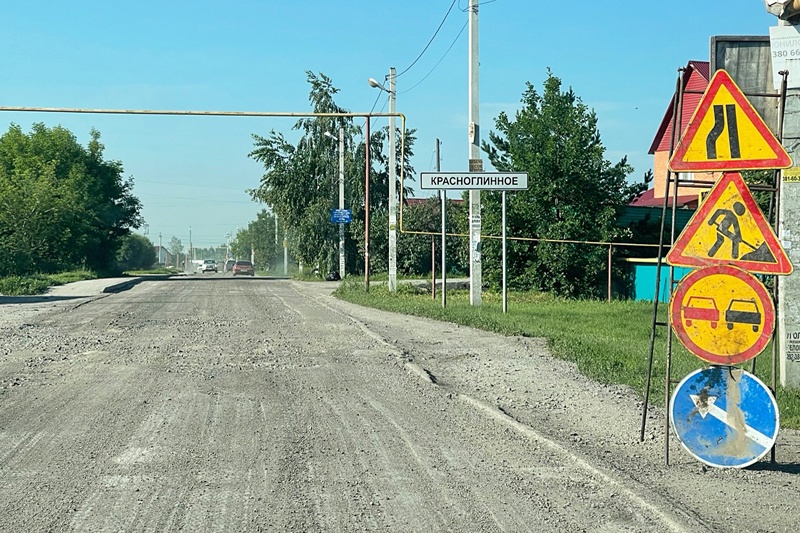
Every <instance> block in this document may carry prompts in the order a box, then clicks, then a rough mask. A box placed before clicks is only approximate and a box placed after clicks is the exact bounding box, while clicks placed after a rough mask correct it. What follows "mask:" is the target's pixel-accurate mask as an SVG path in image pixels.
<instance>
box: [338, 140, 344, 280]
mask: <svg viewBox="0 0 800 533" xmlns="http://www.w3.org/2000/svg"><path fill="white" fill-rule="evenodd" d="M339 209H344V128H339ZM344 270H345V264H344V222H340V223H339V277H340V278H341V279H344Z"/></svg>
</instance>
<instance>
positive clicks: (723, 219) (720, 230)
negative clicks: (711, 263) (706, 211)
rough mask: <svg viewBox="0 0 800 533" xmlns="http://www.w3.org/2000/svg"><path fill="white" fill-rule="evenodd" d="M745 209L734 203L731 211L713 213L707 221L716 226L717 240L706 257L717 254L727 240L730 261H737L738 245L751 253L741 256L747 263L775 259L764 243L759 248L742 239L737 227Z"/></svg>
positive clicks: (740, 203) (738, 203)
mask: <svg viewBox="0 0 800 533" xmlns="http://www.w3.org/2000/svg"><path fill="white" fill-rule="evenodd" d="M745 212H746V209H745V207H744V204H743V203H742V202H734V203H733V210H732V211H731V210H730V209H722V208H720V209H717V210H716V211H714V215H713V216H712V217H711V218H710V219H708V225H709V226H714V225H716V226H717V228H716V229H717V239H716V240H715V241H714V244H713V245H711V248H710V249H709V250H708V256H709V257H714V256H715V255H716V254H717V252H718V251H719V249H720V247H722V245H723V244H724V243H725V240H726V239H728V240H730V241H731V258H732V259H739V245H740V244H744V245H745V246H747V247H749V248H751V249H752V251H751V252H749V253H747V254H745V255H743V256H742V258H741V259H742V260H747V261H774V260H775V257H774V256H773V255H772V253H771V252H770V251H769V249H768V248H767V247H766V245H765V244H764V243H762V244H761V246H756V245H754V244H750V243H749V242H747V241H746V240H744V238H743V237H742V230H741V227H740V226H739V217H741V216H742V215H744V214H745Z"/></svg>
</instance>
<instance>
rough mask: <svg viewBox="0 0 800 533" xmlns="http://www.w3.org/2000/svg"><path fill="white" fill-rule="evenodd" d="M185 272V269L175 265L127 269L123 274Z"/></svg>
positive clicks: (140, 274) (144, 274)
mask: <svg viewBox="0 0 800 533" xmlns="http://www.w3.org/2000/svg"><path fill="white" fill-rule="evenodd" d="M180 272H183V270H179V269H177V268H175V267H163V266H159V267H155V268H148V269H143V270H126V271H125V272H124V273H123V275H125V276H147V275H151V274H178V273H180Z"/></svg>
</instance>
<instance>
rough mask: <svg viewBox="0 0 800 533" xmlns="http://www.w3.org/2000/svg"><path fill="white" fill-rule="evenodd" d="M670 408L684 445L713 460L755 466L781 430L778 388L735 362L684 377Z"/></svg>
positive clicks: (725, 464) (727, 464)
mask: <svg viewBox="0 0 800 533" xmlns="http://www.w3.org/2000/svg"><path fill="white" fill-rule="evenodd" d="M669 411H670V417H671V419H672V427H673V429H674V430H675V434H676V435H677V436H678V439H679V440H680V441H681V444H683V447H684V448H686V450H687V451H688V452H689V453H690V454H692V455H693V456H694V457H695V458H696V459H697V460H699V461H701V462H703V463H705V464H707V465H710V466H716V467H721V468H743V467H745V466H749V465H751V464H753V463H755V462H756V461H758V460H759V459H761V458H762V457H763V456H764V455H765V454H766V453H767V452H768V451H769V450H770V449H771V448H772V447H773V446H774V445H775V439H776V438H777V436H778V426H779V414H778V404H777V403H776V402H775V398H774V397H773V396H772V393H771V392H770V390H769V389H768V388H767V386H766V385H764V384H763V383H762V382H761V380H759V379H758V378H757V377H755V376H754V375H752V374H750V373H749V372H747V371H745V370H742V369H741V368H737V367H733V366H712V367H710V368H705V369H701V370H697V371H695V372H692V373H691V374H689V375H688V376H686V377H685V378H683V381H681V382H680V383H679V384H678V387H677V388H676V389H675V391H674V392H673V393H672V398H671V399H670V402H669Z"/></svg>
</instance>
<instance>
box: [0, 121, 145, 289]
mask: <svg viewBox="0 0 800 533" xmlns="http://www.w3.org/2000/svg"><path fill="white" fill-rule="evenodd" d="M122 174H123V167H122V164H121V163H120V162H118V161H107V160H105V159H104V158H103V145H102V144H101V143H100V134H99V133H98V132H97V131H95V130H92V132H91V141H90V142H89V145H88V147H86V148H84V147H83V146H81V145H80V144H79V143H78V142H77V140H76V138H75V136H74V135H73V134H72V133H71V132H70V131H69V130H67V129H65V128H62V127H60V126H56V127H53V128H48V127H46V126H45V125H44V124H41V123H38V124H34V125H33V127H32V129H31V132H30V133H29V134H26V133H24V132H23V131H22V129H21V128H20V127H19V126H17V125H12V126H11V127H10V128H9V130H8V131H7V132H6V133H5V134H4V135H3V136H2V137H0V257H2V258H3V259H0V274H7V273H10V272H14V273H30V272H35V271H38V272H57V271H59V270H69V269H72V268H90V269H94V270H98V271H102V270H107V269H111V268H113V267H114V265H115V261H116V251H117V249H118V247H119V245H120V242H121V241H120V239H121V238H122V237H124V236H125V235H128V233H129V232H130V229H131V228H136V227H139V226H140V225H141V223H142V219H141V215H140V210H141V205H140V203H139V200H138V199H137V198H136V197H134V196H133V194H132V188H133V180H132V179H128V180H125V179H123V178H122Z"/></svg>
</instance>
